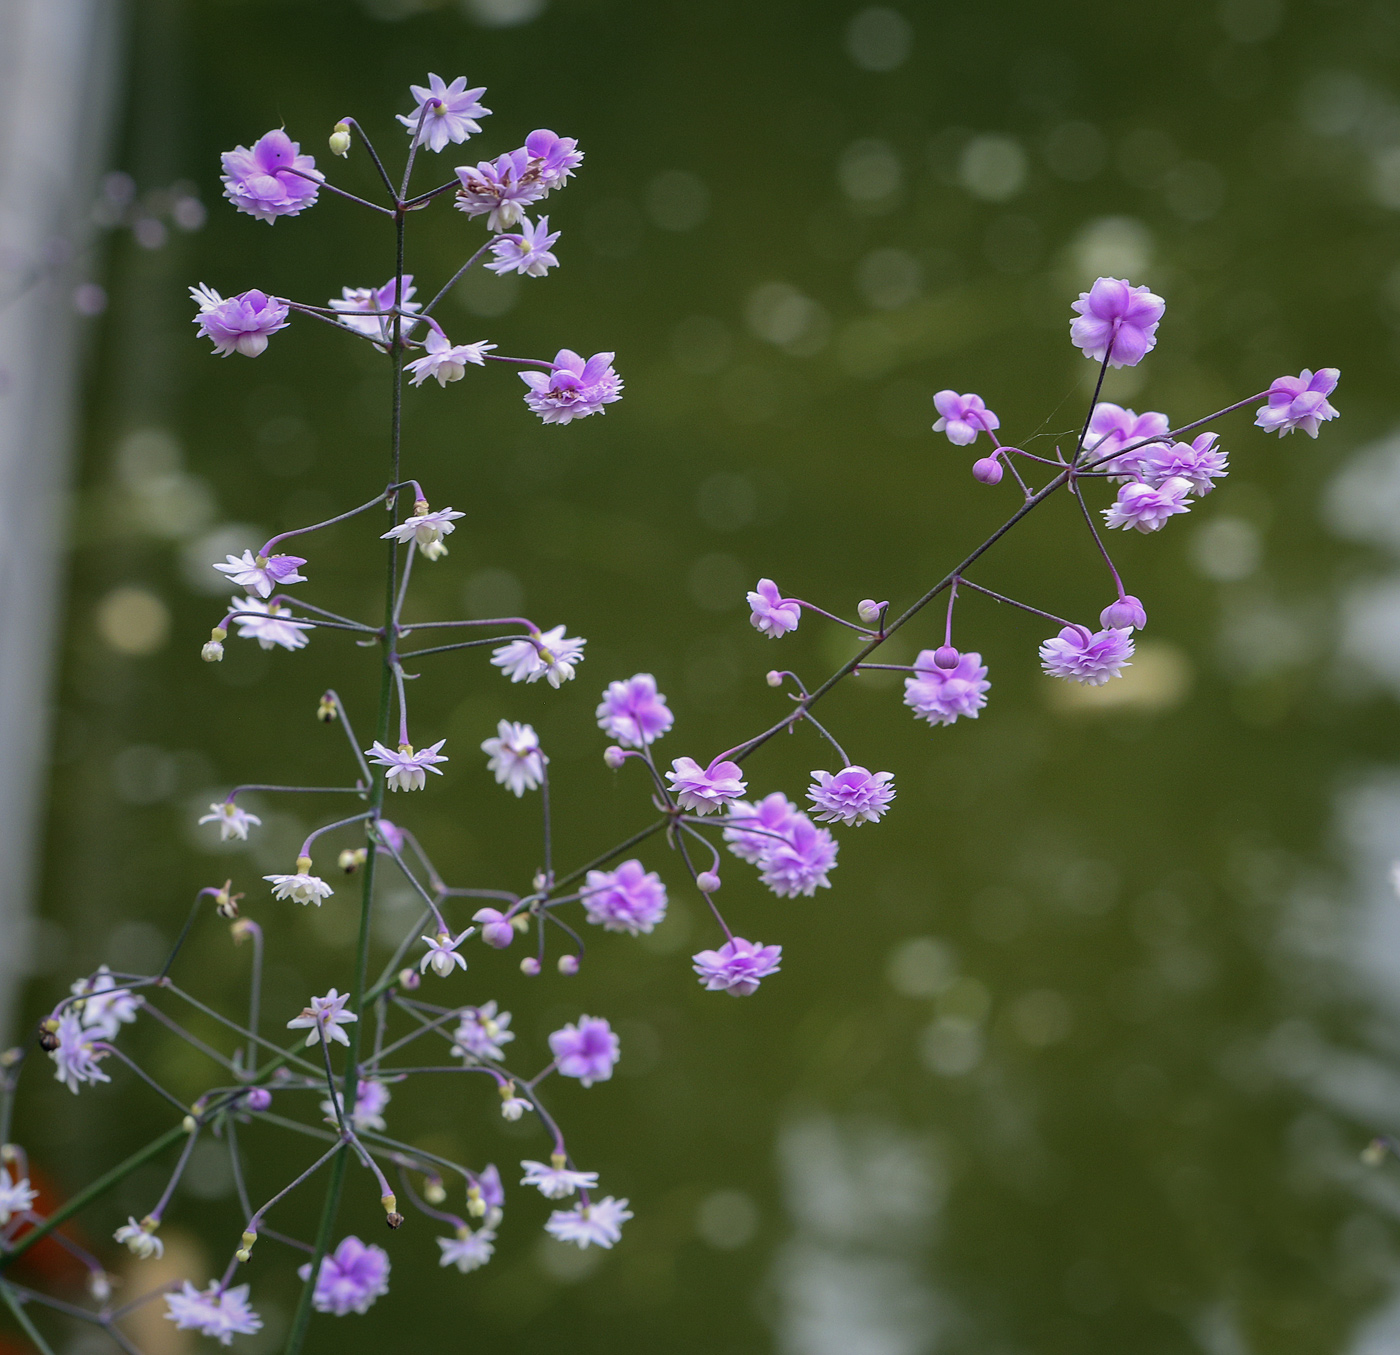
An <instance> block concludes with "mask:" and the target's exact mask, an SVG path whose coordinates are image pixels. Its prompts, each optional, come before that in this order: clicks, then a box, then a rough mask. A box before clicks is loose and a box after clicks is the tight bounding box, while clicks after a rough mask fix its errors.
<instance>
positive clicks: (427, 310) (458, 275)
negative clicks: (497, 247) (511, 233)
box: [419, 184, 494, 318]
mask: <svg viewBox="0 0 1400 1355" xmlns="http://www.w3.org/2000/svg"><path fill="white" fill-rule="evenodd" d="M452 186H453V185H452V184H445V185H443V188H440V189H438V190H437V191H438V192H443V191H444V190H445V189H447V188H451V187H452ZM493 243H494V240H488V241H487V242H486V243H485V244H484V245H482V247H481V248H480V249H479V250H477V252H476V253H475V254H473V255H472V256H471V258H470V259H468V260H467V261H466V263H464V264H463V265H462V266H461V267H460V268H459V269H458V270H457V271H456V272H455V273H454V274H453V275H452V276H451V277H450V278H448V280H447V281H446V282H445V283H444V284H443V285H442V288H441V289H440V290H439V292H438V294H437V295H436V296H435V297H434V298H433V299H432V300H431V301H430V302H428V304H427V305H426V306H424V307H423V309H422V310H421V311H420V312H419V314H420V315H422V316H424V317H425V318H426V317H427V316H429V315H431V314H432V313H433V307H434V306H436V305H437V303H438V302H439V301H441V300H442V299H443V297H445V296H446V295H447V294H448V292H450V291H451V290H452V289H453V288H454V287H455V286H456V285H457V284H458V283H459V282H460V281H461V280H462V278H463V276H464V275H465V274H466V271H467V269H469V268H470V267H471V266H472V264H474V263H475V262H476V261H477V260H478V259H479V258H481V256H482V255H483V254H485V253H486V251H487V250H488V249H490V248H491V246H492V244H493Z"/></svg>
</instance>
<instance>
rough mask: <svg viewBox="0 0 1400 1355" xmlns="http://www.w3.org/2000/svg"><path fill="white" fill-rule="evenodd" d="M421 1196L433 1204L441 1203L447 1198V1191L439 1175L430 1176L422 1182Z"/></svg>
mask: <svg viewBox="0 0 1400 1355" xmlns="http://www.w3.org/2000/svg"><path fill="white" fill-rule="evenodd" d="M423 1198H424V1199H425V1200H427V1202H428V1203H429V1204H434V1205H436V1204H442V1203H443V1202H444V1201H445V1200H446V1199H447V1191H446V1189H445V1188H444V1187H443V1184H442V1178H441V1177H440V1176H430V1177H428V1179H427V1180H426V1181H424V1182H423Z"/></svg>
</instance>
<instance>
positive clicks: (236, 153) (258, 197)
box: [219, 128, 323, 225]
mask: <svg viewBox="0 0 1400 1355" xmlns="http://www.w3.org/2000/svg"><path fill="white" fill-rule="evenodd" d="M300 150H301V147H300V146H298V145H297V143H296V142H295V141H293V140H292V139H291V137H289V136H288V135H287V134H286V132H284V131H282V130H281V129H280V128H276V129H274V130H273V131H271V132H268V133H267V134H266V135H265V136H262V137H259V138H258V140H257V141H256V142H255V143H254V145H253V148H252V150H249V149H248V148H247V147H246V146H236V147H235V148H234V149H233V150H231V151H225V152H224V153H223V154H222V155H221V156H220V157H219V158H220V160H221V161H222V162H223V166H224V172H223V175H222V176H221V180H222V183H223V185H224V196H225V197H226V198H227V199H228V200H229V201H230V202H231V203H233V205H234V206H235V207H237V208H238V210H239V211H240V212H247V213H248V215H249V216H255V217H257V219H258V220H259V221H266V222H267V223H268V224H269V225H271V224H272V222H274V221H276V220H277V218H278V217H279V216H296V215H297V214H298V213H299V212H302V211H304V210H305V209H306V208H308V207H310V206H312V205H313V204H314V203H315V201H316V194H317V193H319V192H320V191H321V185H320V180H321V178H322V177H323V176H322V175H321V174H320V173H319V171H318V170H317V169H316V161H315V159H314V158H313V157H312V156H310V155H301V154H300V153H299V152H300ZM294 171H295V172H294ZM308 174H309V175H311V176H312V177H311V178H309V179H308V178H305V177H303V176H305V175H308Z"/></svg>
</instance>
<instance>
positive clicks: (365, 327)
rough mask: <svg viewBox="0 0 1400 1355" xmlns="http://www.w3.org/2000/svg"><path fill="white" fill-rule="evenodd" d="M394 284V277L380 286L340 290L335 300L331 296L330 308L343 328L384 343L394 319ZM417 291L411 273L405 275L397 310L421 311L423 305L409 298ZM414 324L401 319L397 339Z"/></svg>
mask: <svg viewBox="0 0 1400 1355" xmlns="http://www.w3.org/2000/svg"><path fill="white" fill-rule="evenodd" d="M397 281H398V280H397V279H396V278H390V279H389V281H388V282H386V283H385V284H384V285H383V286H382V287H342V288H341V289H340V297H339V298H338V299H337V298H336V297H331V300H330V307H331V309H332V310H333V311H339V312H340V323H341V324H342V325H344V326H345V328H346V329H349V330H353V331H354V332H355V333H356V334H363V335H364V336H365V338H367V339H375V340H377V341H378V342H380V343H388V342H389V341H390V340H391V339H392V338H393V337H394V317H393V315H392V314H391V313H390V312H392V311H393V310H394V309H395V306H394V299H395V297H396V296H397V295H398V293H397V291H396V284H397ZM417 291H418V288H416V287H415V286H414V285H413V274H412V273H405V274H404V275H403V305H402V306H399V307H398V309H399V310H401V311H409V312H411V311H421V310H422V309H423V303H422V302H421V301H413V300H411V299H410V298H411V297H413V295H414V294H415V293H416V292H417ZM417 323H418V322H417V320H414V319H412V318H409V317H408V316H401V317H400V324H399V329H400V337H401V338H404V339H406V338H408V335H409V332H410V331H411V330H412V329H413V327H414V326H415V325H416V324H417Z"/></svg>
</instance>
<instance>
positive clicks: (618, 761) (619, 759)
mask: <svg viewBox="0 0 1400 1355" xmlns="http://www.w3.org/2000/svg"><path fill="white" fill-rule="evenodd" d="M603 761H604V762H605V763H607V765H608V766H609V767H611V768H612V769H613V771H616V770H617V769H618V768H619V767H621V766H622V764H623V763H624V762H626V761H627V754H626V752H625V751H624V750H623V749H621V748H619V747H618V746H617V744H615V743H614V744H610V745H609V746H608V747H607V748H604V749H603Z"/></svg>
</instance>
